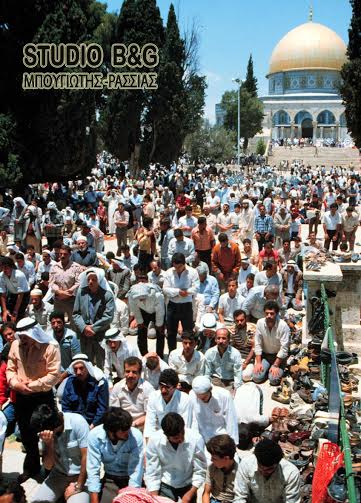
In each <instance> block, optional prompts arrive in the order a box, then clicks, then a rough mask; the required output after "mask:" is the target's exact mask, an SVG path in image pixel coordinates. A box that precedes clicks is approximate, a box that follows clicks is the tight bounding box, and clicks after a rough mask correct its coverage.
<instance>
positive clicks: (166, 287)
mask: <svg viewBox="0 0 361 503" xmlns="http://www.w3.org/2000/svg"><path fill="white" fill-rule="evenodd" d="M199 286H200V283H199V276H198V272H197V270H196V269H193V268H191V267H188V266H186V268H185V270H184V271H183V272H182V273H181V275H180V276H179V275H178V273H177V272H176V270H175V269H174V267H172V268H171V269H168V271H166V273H165V275H164V283H163V291H164V294H165V295H166V296H167V297H168V299H169V300H171V301H172V302H174V303H175V304H185V303H186V302H192V297H193V296H194V295H196V294H197V293H198V292H199ZM180 290H186V291H187V292H188V295H187V297H181V296H180V295H179V291H180Z"/></svg>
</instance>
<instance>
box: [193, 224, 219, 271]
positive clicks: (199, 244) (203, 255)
mask: <svg viewBox="0 0 361 503" xmlns="http://www.w3.org/2000/svg"><path fill="white" fill-rule="evenodd" d="M192 239H193V242H194V247H195V249H196V252H197V253H198V255H199V258H200V260H201V261H203V262H205V263H206V264H207V265H208V267H209V268H211V255H212V248H213V246H214V245H215V244H216V241H215V237H214V234H213V230H212V229H211V228H210V227H208V225H207V218H206V217H205V216H200V217H199V218H198V226H197V227H196V228H194V229H193V230H192Z"/></svg>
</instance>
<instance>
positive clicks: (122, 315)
mask: <svg viewBox="0 0 361 503" xmlns="http://www.w3.org/2000/svg"><path fill="white" fill-rule="evenodd" d="M110 326H111V328H119V329H120V330H121V332H122V334H123V335H124V336H126V335H127V334H128V330H129V309H128V306H127V304H126V303H125V302H124V301H123V300H120V299H115V311H114V317H113V321H112V323H111V325H110Z"/></svg>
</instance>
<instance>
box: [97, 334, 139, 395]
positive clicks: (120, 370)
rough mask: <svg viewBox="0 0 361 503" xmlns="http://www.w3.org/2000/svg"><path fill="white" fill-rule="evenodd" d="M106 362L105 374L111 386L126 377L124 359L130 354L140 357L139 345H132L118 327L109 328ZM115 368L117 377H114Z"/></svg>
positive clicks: (106, 342) (106, 337) (105, 336)
mask: <svg viewBox="0 0 361 503" xmlns="http://www.w3.org/2000/svg"><path fill="white" fill-rule="evenodd" d="M104 342H105V364H104V374H105V376H106V378H107V379H108V383H109V386H110V387H112V386H113V383H115V382H118V381H120V380H121V379H123V377H124V361H125V360H126V359H127V358H129V357H130V356H137V357H140V353H139V349H138V347H135V346H132V345H131V344H130V343H129V342H128V341H127V339H126V338H125V337H124V335H123V334H122V333H121V331H120V330H119V329H118V328H109V329H108V330H107V331H106V332H105V335H104ZM113 369H114V372H115V373H116V377H115V378H114V379H113Z"/></svg>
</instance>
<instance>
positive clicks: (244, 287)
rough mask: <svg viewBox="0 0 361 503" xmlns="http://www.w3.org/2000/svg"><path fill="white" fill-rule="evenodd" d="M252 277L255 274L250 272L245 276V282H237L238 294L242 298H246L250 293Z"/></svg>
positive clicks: (252, 285) (252, 284) (252, 283)
mask: <svg viewBox="0 0 361 503" xmlns="http://www.w3.org/2000/svg"><path fill="white" fill-rule="evenodd" d="M254 278H255V275H254V274H253V273H251V272H250V273H249V274H248V276H247V278H246V282H245V283H242V284H241V285H240V284H238V285H239V286H238V291H239V294H240V295H241V296H242V297H243V298H244V300H246V298H247V297H248V296H249V295H250V293H251V291H252V288H253V287H254Z"/></svg>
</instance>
